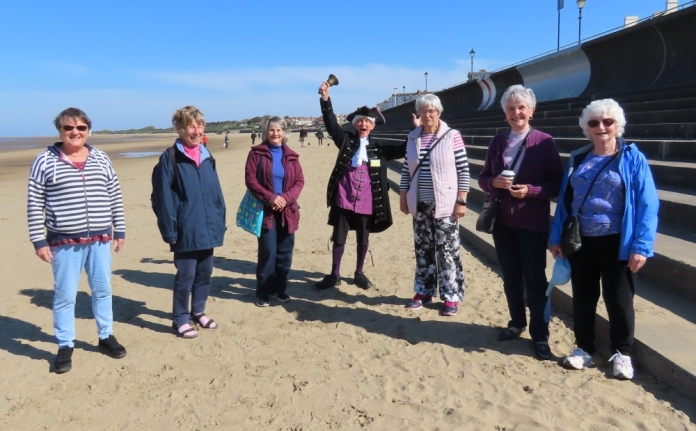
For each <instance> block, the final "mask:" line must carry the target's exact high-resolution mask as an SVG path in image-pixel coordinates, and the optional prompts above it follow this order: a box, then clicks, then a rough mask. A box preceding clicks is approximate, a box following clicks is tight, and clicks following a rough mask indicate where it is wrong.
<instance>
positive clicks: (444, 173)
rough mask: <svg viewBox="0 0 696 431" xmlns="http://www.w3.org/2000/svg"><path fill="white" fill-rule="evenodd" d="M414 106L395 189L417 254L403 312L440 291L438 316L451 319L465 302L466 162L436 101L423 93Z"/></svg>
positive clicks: (454, 132) (457, 137) (455, 133)
mask: <svg viewBox="0 0 696 431" xmlns="http://www.w3.org/2000/svg"><path fill="white" fill-rule="evenodd" d="M415 105H416V106H415V108H416V112H417V113H418V116H419V117H420V119H418V118H416V115H415V114H414V115H413V125H414V126H416V128H415V129H414V130H412V131H411V132H410V133H409V134H408V141H407V142H408V143H407V145H406V158H405V159H404V164H403V167H402V169H401V185H400V186H399V191H400V195H401V196H400V206H401V212H403V213H404V214H411V215H412V216H413V238H414V244H415V245H414V249H415V252H416V274H415V280H414V283H413V285H414V286H413V287H414V290H415V293H416V294H415V296H414V297H413V299H412V300H411V301H410V302H409V303H408V304H407V305H406V308H408V309H411V310H419V309H421V308H423V306H424V305H426V304H431V303H432V302H433V297H434V296H435V295H436V294H437V291H438V287H439V288H440V299H441V300H442V302H443V304H442V308H441V310H440V312H441V314H442V315H443V316H455V315H456V314H457V313H458V310H459V303H460V302H462V301H463V300H464V271H463V269H462V257H461V252H460V248H459V246H460V243H459V222H458V220H459V218H461V217H464V216H465V215H466V198H467V195H468V193H469V161H468V159H467V155H466V150H465V148H464V141H463V140H462V137H461V135H460V134H459V132H458V131H457V130H454V129H452V128H450V127H449V126H448V125H447V123H445V122H444V121H442V120H440V115H441V114H442V103H441V102H440V99H439V98H438V97H437V96H435V95H434V94H426V95H423V96H420V97H418V99H416V104H415Z"/></svg>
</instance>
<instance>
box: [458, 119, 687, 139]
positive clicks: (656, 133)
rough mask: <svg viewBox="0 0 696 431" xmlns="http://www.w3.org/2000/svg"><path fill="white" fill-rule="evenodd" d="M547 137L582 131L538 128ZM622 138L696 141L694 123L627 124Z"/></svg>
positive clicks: (474, 131) (483, 130) (466, 131)
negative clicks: (637, 137)
mask: <svg viewBox="0 0 696 431" xmlns="http://www.w3.org/2000/svg"><path fill="white" fill-rule="evenodd" d="M457 129H458V130H459V131H460V132H461V134H462V135H488V136H494V135H496V134H498V133H501V132H502V131H504V130H506V128H500V127H480V126H479V127H471V128H463V127H457ZM539 130H542V131H544V132H546V133H548V134H549V135H551V136H553V137H554V138H555V137H562V138H581V137H582V130H580V127H579V126H578V125H577V124H576V125H571V126H553V127H539ZM624 136H628V137H631V136H640V137H641V138H643V139H682V140H689V139H696V122H694V123H655V124H627V125H626V130H625V133H624Z"/></svg>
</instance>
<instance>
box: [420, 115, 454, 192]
mask: <svg viewBox="0 0 696 431" xmlns="http://www.w3.org/2000/svg"><path fill="white" fill-rule="evenodd" d="M451 131H452V129H451V128H449V129H447V131H446V132H445V133H443V134H442V136H440V137H439V138H437V141H435V142H433V145H431V146H430V148H428V151H427V152H426V153H425V155H424V156H423V157H422V158H421V159H420V160H419V161H418V165H417V166H416V169H414V170H413V175H411V181H413V177H415V176H416V172H418V170H419V169H420V168H421V166H423V162H424V161H426V160H427V159H428V158H429V157H430V152H431V151H433V150H434V149H435V147H436V146H437V144H439V143H440V141H441V140H442V138H444V137H445V136H447V134H448V133H449V132H451ZM418 151H420V148H418Z"/></svg>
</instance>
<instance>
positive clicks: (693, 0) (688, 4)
mask: <svg viewBox="0 0 696 431" xmlns="http://www.w3.org/2000/svg"><path fill="white" fill-rule="evenodd" d="M694 5H696V0H690V1H688V2H686V3H684V4H681V5H678V6H676V7H673V8H671V9H667V10H665V11H660V12H659V13H658V12H656V13H654V14H652V15H650V16H648V17H645V18H642V19H640V20H638V21H636V22H635V23H633V24H631V27H633V26H634V25H638V24H641V23H643V22H646V21H649V20H652V19H655V18H659V17H661V16H664V15H666V14H667V13H668V12H676V11H679V10H682V9H686V8H687V7H691V6H694ZM624 28H626V27H625V26H623V25H622V26H619V27H614V28H612V29H609V30H605V31H603V32H601V33H597V34H595V35H592V36H588V37H586V38H584V39H582V40H581V41H580V43H578V42H573V43H569V44H567V45H563V46H562V47H560V48H559V49H552V50H550V51H546V52H544V53H542V54H537V55H535V56H533V57H529V58H527V59H525V60H522V61H518V62H517V63H512V64H510V65H507V66H504V67H501V68H500V69H496V70H494V71H492V72H489V73H496V72H500V71H503V70H506V69H510V68H512V67H515V66H518V65H520V64H524V63H527V62H530V61H532V60H535V59H537V58H541V57H545V56H547V55H550V54H553V53H556V52H561V51H563V50H565V49H569V48H572V47H575V46H580V45H582V43H583V42H587V41H590V40H594V39H597V38H599V37H601V36H604V35H606V34H609V33H614V32H616V31H620V30H623V29H624ZM467 82H471V81H469V80H467V81H462V82H459V83H457V84H454V85H450V86H449V87H444V88H442V89H440V90H437V91H433V93H439V92H440V91H445V90H449V89H450V88H454V87H457V86H460V85H462V84H466V83H467Z"/></svg>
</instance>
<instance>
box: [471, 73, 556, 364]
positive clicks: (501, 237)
mask: <svg viewBox="0 0 696 431" xmlns="http://www.w3.org/2000/svg"><path fill="white" fill-rule="evenodd" d="M500 103H501V105H502V106H503V110H505V119H506V121H507V122H508V124H509V125H510V130H509V131H508V132H506V133H503V134H500V135H497V136H495V137H494V138H493V139H492V140H491V143H490V145H489V146H488V153H487V154H486V163H485V165H484V166H483V170H482V171H481V174H480V175H479V178H478V182H479V186H481V188H482V189H483V190H484V191H486V192H488V193H490V197H489V199H499V200H500V203H499V206H498V214H497V216H498V217H497V219H496V223H495V227H494V229H493V242H494V244H495V252H496V254H497V255H498V262H499V263H500V268H501V270H502V272H503V286H504V290H505V297H506V298H507V302H508V309H509V311H510V321H509V322H508V327H507V329H505V330H504V331H502V332H501V333H500V334H499V335H498V340H500V341H508V340H512V339H514V338H517V337H519V336H520V334H521V333H522V332H524V331H525V330H526V329H527V316H526V314H525V304H524V296H525V295H524V294H525V291H526V293H527V304H528V306H529V315H530V323H529V334H530V336H531V337H532V341H533V342H534V353H535V355H536V357H537V359H540V360H548V359H550V358H551V350H550V349H549V344H548V340H549V321H550V319H551V301H550V298H549V297H548V296H546V288H547V287H548V283H547V281H546V246H547V241H548V237H549V218H550V210H551V203H550V201H551V199H553V198H555V197H556V196H558V191H559V189H560V186H561V178H562V177H563V166H562V165H561V158H560V156H559V155H558V149H557V148H556V143H555V142H554V140H553V138H552V137H551V136H549V135H547V134H546V133H543V132H540V131H538V130H534V129H532V128H531V126H530V125H529V120H531V119H532V116H533V114H534V109H535V107H536V97H535V96H534V92H533V91H532V90H531V89H529V88H524V87H523V86H521V85H513V86H512V87H510V88H508V89H507V90H506V91H505V93H504V94H503V97H502V99H501V101H500ZM504 170H506V171H513V172H514V176H512V178H513V179H512V180H510V179H509V178H510V176H509V175H508V178H506V177H504V176H502V175H501V172H503V171H504Z"/></svg>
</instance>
